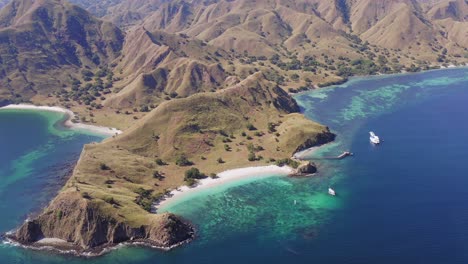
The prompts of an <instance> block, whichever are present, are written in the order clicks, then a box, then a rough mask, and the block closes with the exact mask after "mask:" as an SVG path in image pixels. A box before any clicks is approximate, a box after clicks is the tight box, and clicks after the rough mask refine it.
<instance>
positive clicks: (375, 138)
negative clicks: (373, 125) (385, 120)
mask: <svg viewBox="0 0 468 264" xmlns="http://www.w3.org/2000/svg"><path fill="white" fill-rule="evenodd" d="M369 134H370V138H369V139H370V142H372V144H375V145H378V144H380V138H379V137H378V136H377V135H376V134H375V133H374V132H372V131H371V132H369Z"/></svg>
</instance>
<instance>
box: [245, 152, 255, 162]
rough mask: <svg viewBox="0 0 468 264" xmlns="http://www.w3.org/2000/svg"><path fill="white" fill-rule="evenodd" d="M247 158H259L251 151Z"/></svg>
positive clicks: (252, 159) (253, 159)
mask: <svg viewBox="0 0 468 264" xmlns="http://www.w3.org/2000/svg"><path fill="white" fill-rule="evenodd" d="M247 159H248V160H249V161H255V160H256V159H257V157H256V156H255V153H253V152H250V153H249V156H248V157H247Z"/></svg>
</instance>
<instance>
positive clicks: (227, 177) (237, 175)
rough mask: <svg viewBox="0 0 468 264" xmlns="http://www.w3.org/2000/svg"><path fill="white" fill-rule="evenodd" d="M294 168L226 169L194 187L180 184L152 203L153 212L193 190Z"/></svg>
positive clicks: (273, 174)
mask: <svg viewBox="0 0 468 264" xmlns="http://www.w3.org/2000/svg"><path fill="white" fill-rule="evenodd" d="M294 173H295V170H294V169H293V168H291V167H288V166H283V167H279V166H276V165H270V166H260V167H247V168H240V169H232V170H227V171H224V172H221V173H218V175H217V176H218V178H214V179H212V178H206V179H202V180H200V181H199V182H198V184H197V185H196V186H195V187H188V186H182V187H179V188H178V189H176V190H173V191H172V192H170V194H169V195H168V196H167V197H166V198H165V199H163V200H162V201H160V202H159V203H157V204H153V209H152V211H153V212H157V210H158V209H160V208H162V207H165V206H168V205H169V204H171V203H174V202H176V201H177V200H180V199H181V198H183V197H184V196H186V195H188V194H191V193H193V192H197V191H201V190H205V189H208V188H212V187H214V186H219V185H223V184H226V183H228V182H234V181H238V180H242V179H246V178H249V177H255V178H262V177H271V176H287V175H291V174H294Z"/></svg>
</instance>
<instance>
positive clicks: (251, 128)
mask: <svg viewBox="0 0 468 264" xmlns="http://www.w3.org/2000/svg"><path fill="white" fill-rule="evenodd" d="M247 129H248V130H250V131H253V130H257V128H256V127H255V126H254V125H252V124H251V123H248V124H247Z"/></svg>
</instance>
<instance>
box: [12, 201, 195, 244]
mask: <svg viewBox="0 0 468 264" xmlns="http://www.w3.org/2000/svg"><path fill="white" fill-rule="evenodd" d="M193 236H194V229H193V228H192V226H191V225H190V224H189V223H188V222H186V221H184V220H182V219H181V218H179V217H178V216H175V215H173V214H170V213H165V214H157V215H151V217H149V218H148V219H147V224H145V225H140V226H131V225H129V224H128V223H125V222H123V221H119V220H118V219H115V218H113V217H112V216H110V215H109V214H107V213H106V212H105V211H103V208H102V206H99V205H98V204H96V203H94V202H93V201H92V200H88V199H85V198H82V197H81V196H80V195H79V194H78V193H62V194H60V195H59V196H58V197H57V198H56V199H54V201H53V202H52V203H51V204H50V205H49V206H48V207H47V208H46V209H45V211H44V212H43V213H42V214H40V215H39V216H38V217H37V218H35V219H34V220H31V221H26V222H25V223H24V224H23V225H22V226H21V227H20V228H19V229H18V230H17V231H16V233H15V234H14V235H12V236H10V238H12V239H13V240H16V241H18V242H19V243H21V244H24V245H29V246H33V247H34V246H44V243H41V242H40V241H41V239H44V238H53V239H60V240H63V241H64V242H63V243H62V244H59V245H57V244H55V246H57V248H59V249H60V248H72V249H74V250H75V251H76V252H77V253H86V252H96V251H99V249H102V248H104V247H109V246H113V245H116V244H118V243H121V242H132V241H133V242H145V243H147V244H149V245H151V246H154V247H159V248H164V249H168V248H172V247H174V246H177V245H179V244H181V243H184V242H187V241H189V240H191V239H192V238H193ZM38 242H39V243H38ZM65 242H66V244H65ZM96 253H99V252H96Z"/></svg>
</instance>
